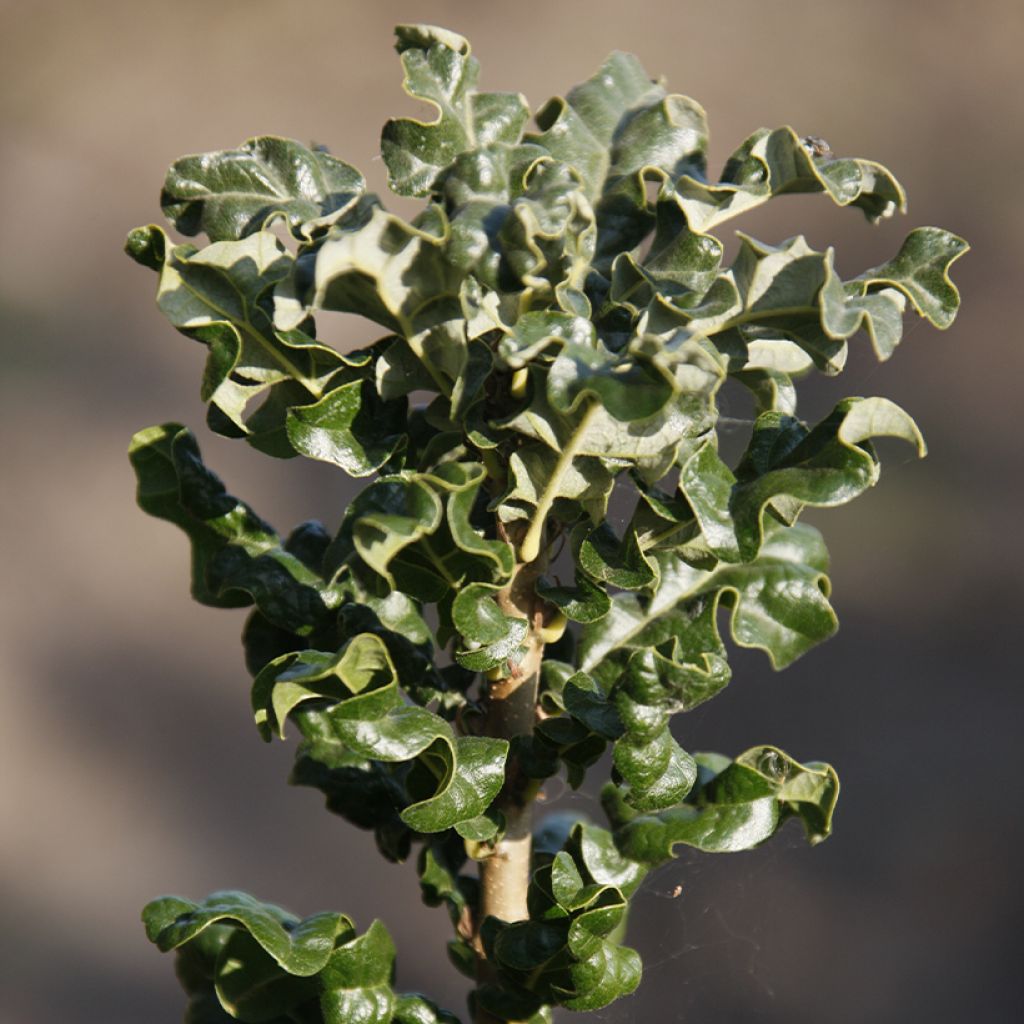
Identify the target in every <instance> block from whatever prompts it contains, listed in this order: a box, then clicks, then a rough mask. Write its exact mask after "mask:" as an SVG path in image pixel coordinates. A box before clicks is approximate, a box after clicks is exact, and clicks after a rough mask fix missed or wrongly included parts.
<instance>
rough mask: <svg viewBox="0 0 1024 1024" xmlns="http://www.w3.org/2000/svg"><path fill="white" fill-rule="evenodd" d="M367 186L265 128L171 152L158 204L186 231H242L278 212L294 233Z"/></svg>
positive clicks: (318, 222) (322, 220) (332, 214)
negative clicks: (191, 152)
mask: <svg viewBox="0 0 1024 1024" xmlns="http://www.w3.org/2000/svg"><path fill="white" fill-rule="evenodd" d="M365 187H366V182H365V181H364V180H363V176H362V175H361V174H360V173H359V172H358V171H357V170H356V169H355V168H354V167H350V166H349V165H348V164H346V163H342V162H341V161H340V160H337V159H336V158H335V157H332V156H330V155H328V154H327V153H325V152H323V151H322V150H317V149H313V150H310V149H307V148H306V147H305V146H302V145H300V144H299V143H298V142H293V141H292V140H291V139H281V138H277V137H275V136H273V135H264V136H261V137H259V138H256V139H249V140H248V141H247V142H246V143H245V144H244V145H242V146H240V147H239V148H238V149H226V150H222V151H220V152H216V153H202V154H199V155H197V156H186V157H182V158H181V159H180V160H175V162H174V163H173V164H172V165H171V168H170V170H169V171H168V172H167V179H166V181H165V182H164V190H163V193H162V194H161V196H160V204H161V206H163V209H164V213H165V214H166V215H167V217H168V218H169V219H170V220H171V222H172V223H173V224H174V226H175V227H176V228H177V229H178V230H179V231H181V232H182V233H183V234H186V235H194V234H197V233H198V232H200V231H203V232H205V233H206V235H207V236H208V237H209V239H210V241H211V242H220V241H225V240H234V239H238V238H244V237H245V236H246V235H250V234H252V233H253V232H254V231H260V230H261V229H262V228H263V226H264V225H265V223H266V221H267V220H268V219H269V218H270V217H272V216H274V215H275V214H276V215H281V216H283V218H284V219H285V220H286V221H287V223H288V226H289V228H290V229H291V230H292V233H293V234H295V235H296V236H307V237H308V236H309V235H310V234H311V233H312V232H313V231H316V230H318V229H321V228H323V227H326V226H327V225H329V224H330V223H332V222H333V221H334V220H336V219H337V218H338V217H339V216H340V215H341V214H342V213H344V211H345V210H346V209H347V208H348V207H349V206H350V205H351V204H352V203H353V202H354V201H355V200H356V199H357V198H358V196H359V195H360V194H361V193H362V192H363V190H364V189H365Z"/></svg>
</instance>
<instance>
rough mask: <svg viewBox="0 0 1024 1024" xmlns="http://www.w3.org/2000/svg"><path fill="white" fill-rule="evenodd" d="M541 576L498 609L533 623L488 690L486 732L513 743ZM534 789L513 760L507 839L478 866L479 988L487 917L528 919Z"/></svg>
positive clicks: (533, 677)
mask: <svg viewBox="0 0 1024 1024" xmlns="http://www.w3.org/2000/svg"><path fill="white" fill-rule="evenodd" d="M541 571H542V564H541V562H540V561H535V562H532V563H529V564H525V565H524V564H520V565H518V566H517V567H516V572H515V574H514V575H513V577H512V580H511V582H510V583H509V585H508V586H507V587H506V588H504V589H503V590H502V591H501V592H500V593H499V594H498V595H497V600H498V605H499V606H500V607H501V610H502V611H503V612H504V613H505V614H506V615H509V616H513V617H516V618H525V619H526V620H527V621H528V622H529V624H530V625H529V630H528V632H527V639H526V653H525V654H524V656H523V658H522V660H521V661H520V662H519V664H518V665H516V666H515V667H514V668H512V669H511V672H510V675H508V676H507V677H506V678H504V679H500V680H498V681H496V682H493V683H491V684H489V687H488V691H487V696H486V705H487V713H486V718H485V721H484V728H483V732H484V733H485V734H486V735H488V736H495V737H498V738H500V739H507V740H511V739H514V738H515V737H516V736H528V735H529V734H530V733H532V732H533V726H534V722H535V721H536V714H537V690H538V685H539V681H540V665H541V659H542V658H543V654H544V642H543V640H542V639H541V636H540V631H541V627H542V626H543V614H544V613H543V602H542V601H541V600H540V599H539V598H538V597H537V596H536V594H535V592H534V584H535V583H536V580H537V577H538V576H539V575H540V573H541ZM535 795H536V789H535V786H534V785H533V784H532V783H531V780H529V779H528V778H527V777H525V776H524V775H523V774H522V772H521V771H520V770H519V766H518V764H517V763H516V760H515V757H514V756H513V757H510V758H509V763H508V767H507V769H506V778H505V786H504V788H503V789H502V791H501V794H500V795H499V797H498V800H497V803H496V807H497V809H498V810H500V811H501V813H502V814H503V815H504V816H505V834H504V835H503V836H502V838H501V839H500V840H499V842H498V844H497V846H496V847H495V849H494V852H493V853H492V854H491V856H489V857H488V858H487V859H486V860H484V861H482V862H481V863H480V906H479V909H478V913H477V919H476V922H475V935H474V945H475V946H476V949H477V953H478V955H479V956H480V961H479V966H478V971H477V976H478V980H479V982H480V983H481V984H484V983H486V982H488V981H493V980H494V971H493V969H492V967H491V965H490V964H489V963H488V962H487V960H486V959H485V958H484V955H483V945H482V943H481V941H480V927H481V925H482V924H483V922H484V920H485V919H486V918H487V917H496V918H499V919H500V920H502V921H509V922H512V921H525V920H526V919H527V918H528V917H529V911H528V909H527V904H526V894H527V890H528V889H529V885H530V857H531V853H532V849H531V833H532V827H533V813H532V811H533V807H532V804H533V799H534V796H535ZM476 1024H492V1018H491V1017H490V1016H489V1015H488V1014H486V1013H484V1012H483V1011H480V1010H478V1011H477V1015H476Z"/></svg>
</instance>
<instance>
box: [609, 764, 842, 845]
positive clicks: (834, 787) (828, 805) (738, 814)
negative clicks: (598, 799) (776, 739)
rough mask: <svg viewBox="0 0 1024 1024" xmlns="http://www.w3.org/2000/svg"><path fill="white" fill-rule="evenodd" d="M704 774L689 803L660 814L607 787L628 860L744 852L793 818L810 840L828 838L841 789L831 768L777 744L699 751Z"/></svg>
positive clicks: (618, 842) (619, 842) (618, 838)
mask: <svg viewBox="0 0 1024 1024" xmlns="http://www.w3.org/2000/svg"><path fill="white" fill-rule="evenodd" d="M698 761H699V763H700V765H701V777H700V780H699V782H698V784H697V786H696V787H695V788H694V789H693V790H692V791H691V793H690V795H689V797H688V798H687V802H686V803H684V804H680V805H679V806H677V807H674V808H671V809H669V810H664V811H661V812H660V813H658V814H644V815H636V814H635V812H632V811H629V810H627V809H625V808H623V807H622V805H621V803H620V802H619V797H618V795H617V793H616V792H615V791H614V789H612V788H607V789H606V790H605V793H604V795H603V799H604V802H605V807H606V810H607V811H608V812H609V816H610V817H611V819H612V822H613V825H614V826H615V842H616V845H617V847H618V849H619V850H620V851H621V852H622V854H623V855H624V856H626V857H628V858H630V859H631V860H636V861H640V862H642V863H647V864H656V863H660V862H662V861H664V860H667V859H669V858H670V857H672V856H674V854H673V848H674V847H675V846H677V845H679V844H685V845H687V846H694V847H696V848H697V849H700V850H704V851H706V852H709V853H731V852H735V851H737V850H747V849H750V848H751V847H753V846H756V845H758V844H759V843H762V842H764V841H765V840H766V839H768V838H769V837H770V836H772V835H773V834H774V833H775V832H776V831H777V830H778V828H779V827H780V825H782V824H783V823H784V822H785V821H786V820H787V819H788V818H791V817H797V818H799V819H800V820H801V821H802V823H803V825H804V829H805V832H806V834H807V839H808V841H809V842H810V843H811V844H815V843H819V842H821V841H822V840H824V839H826V838H828V836H829V834H830V833H831V830H832V813H833V811H834V809H835V804H836V800H837V798H838V795H839V780H838V778H837V776H836V773H835V770H834V769H833V768H832V767H831V766H829V765H826V764H819V763H817V762H812V763H808V764H805V765H804V764H799V763H798V762H797V761H794V760H793V759H792V758H791V757H789V755H787V754H784V753H783V752H782V751H781V750H778V749H777V748H776V747H767V746H764V747H753V748H751V749H750V750H747V751H745V752H744V753H743V754H741V755H740V756H739V757H737V758H736V759H735V760H734V761H730V760H729V759H728V758H723V757H721V756H720V755H717V754H716V755H698Z"/></svg>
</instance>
